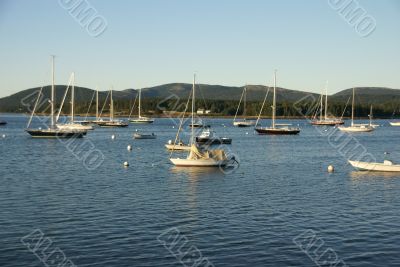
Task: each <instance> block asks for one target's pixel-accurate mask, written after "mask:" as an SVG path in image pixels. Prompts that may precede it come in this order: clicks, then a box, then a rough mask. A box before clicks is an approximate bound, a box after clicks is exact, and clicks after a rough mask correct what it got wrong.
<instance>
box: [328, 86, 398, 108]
mask: <svg viewBox="0 0 400 267" xmlns="http://www.w3.org/2000/svg"><path fill="white" fill-rule="evenodd" d="M352 95H353V89H352V88H350V89H346V90H343V91H340V92H338V93H336V94H334V95H332V97H331V99H332V100H333V101H336V102H346V101H347V100H348V99H349V98H350V97H351V96H352ZM355 96H356V97H355V100H356V103H358V104H364V105H371V104H383V103H394V102H399V103H400V90H398V89H390V88H385V87H356V88H355ZM350 101H351V100H350Z"/></svg>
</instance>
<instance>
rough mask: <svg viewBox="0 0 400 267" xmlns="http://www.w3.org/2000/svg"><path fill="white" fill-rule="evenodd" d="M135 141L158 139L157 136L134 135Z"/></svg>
mask: <svg viewBox="0 0 400 267" xmlns="http://www.w3.org/2000/svg"><path fill="white" fill-rule="evenodd" d="M133 138H134V139H156V138H157V135H155V134H136V133H135V134H133Z"/></svg>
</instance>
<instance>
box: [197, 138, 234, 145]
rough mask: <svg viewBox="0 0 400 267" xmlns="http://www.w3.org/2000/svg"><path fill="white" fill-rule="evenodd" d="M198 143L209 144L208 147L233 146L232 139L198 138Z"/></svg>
mask: <svg viewBox="0 0 400 267" xmlns="http://www.w3.org/2000/svg"><path fill="white" fill-rule="evenodd" d="M196 142H197V143H199V144H207V145H222V144H224V145H230V144H232V138H227V137H221V138H207V137H205V138H203V137H196Z"/></svg>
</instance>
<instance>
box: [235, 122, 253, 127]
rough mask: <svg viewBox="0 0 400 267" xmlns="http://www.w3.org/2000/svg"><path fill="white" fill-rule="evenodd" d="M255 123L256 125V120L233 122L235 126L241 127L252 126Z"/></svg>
mask: <svg viewBox="0 0 400 267" xmlns="http://www.w3.org/2000/svg"><path fill="white" fill-rule="evenodd" d="M254 125H255V122H254V121H235V122H233V126H236V127H239V128H245V127H252V126H254Z"/></svg>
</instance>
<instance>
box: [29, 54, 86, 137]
mask: <svg viewBox="0 0 400 267" xmlns="http://www.w3.org/2000/svg"><path fill="white" fill-rule="evenodd" d="M54 76H55V75H54V56H52V57H51V77H52V78H51V81H52V82H51V100H50V105H51V111H50V126H49V128H48V129H42V128H39V129H30V128H29V127H30V124H31V122H32V118H33V115H34V114H35V111H36V107H37V104H38V102H39V99H40V97H41V95H42V90H40V92H39V94H38V98H37V100H36V103H35V107H34V108H33V111H32V114H31V117H30V119H29V122H28V126H27V129H26V132H27V133H29V134H30V135H31V136H32V137H34V138H82V137H83V136H84V135H86V133H87V131H86V130H76V129H59V128H58V127H57V126H56V119H55V117H54V111H55V81H54V80H55V79H54Z"/></svg>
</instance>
